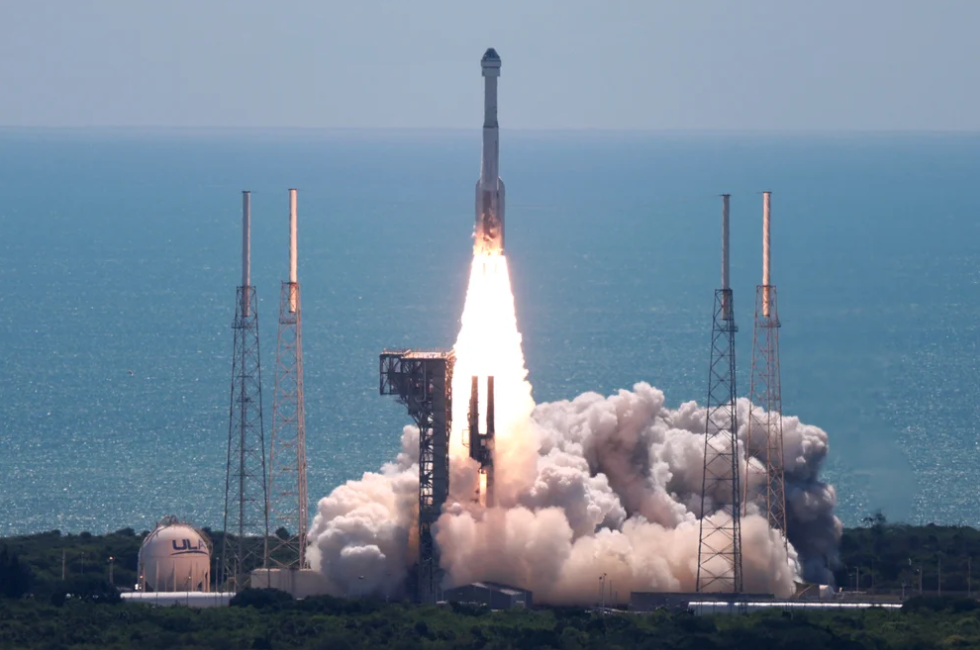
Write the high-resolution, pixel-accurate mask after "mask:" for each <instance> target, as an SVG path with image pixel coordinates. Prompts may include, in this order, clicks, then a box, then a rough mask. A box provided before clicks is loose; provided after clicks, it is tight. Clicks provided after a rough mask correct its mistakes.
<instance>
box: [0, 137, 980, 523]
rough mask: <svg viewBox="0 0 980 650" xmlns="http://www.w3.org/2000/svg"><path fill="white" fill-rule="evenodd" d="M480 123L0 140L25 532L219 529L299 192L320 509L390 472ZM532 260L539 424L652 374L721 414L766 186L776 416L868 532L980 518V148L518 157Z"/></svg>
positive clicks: (608, 151) (464, 271) (747, 299)
mask: <svg viewBox="0 0 980 650" xmlns="http://www.w3.org/2000/svg"><path fill="white" fill-rule="evenodd" d="M479 146H480V135H479V129H474V130H473V131H472V132H455V133H452V132H449V133H422V132H415V133H398V132H388V133H384V132H381V133H367V132H365V133H360V132H348V133H323V132H310V133H304V132H283V133H275V132H270V133H255V132H251V133H249V132H244V133H235V132H224V133H221V132H219V133H211V132H204V131H200V132H195V131H186V132H155V133H127V132H120V133H112V132H106V131H103V132H87V133H86V132H71V131H0V486H2V488H0V489H2V495H3V496H2V499H0V533H3V534H9V533H12V532H26V531H37V530H46V529H51V528H60V529H62V530H65V531H80V530H91V531H104V530H109V529H115V528H120V527H123V526H133V527H135V528H137V529H141V528H149V527H151V526H152V524H153V522H155V521H156V520H158V519H159V518H161V517H162V516H164V515H166V514H169V513H176V514H178V515H179V516H182V517H186V518H188V519H190V520H192V521H193V522H195V523H197V524H200V525H212V526H220V524H221V514H222V499H223V489H224V463H225V453H226V442H227V433H228V395H229V386H228V382H229V378H230V373H231V364H230V356H229V355H230V352H231V347H232V332H231V329H230V326H231V320H232V316H233V313H234V296H235V285H236V284H237V283H238V282H239V277H240V275H239V273H240V271H239V267H238V264H239V260H240V253H239V246H240V234H239V230H238V228H239V223H240V213H239V210H240V204H241V201H240V196H239V192H240V190H242V189H250V190H252V191H253V221H254V230H255V236H254V245H253V263H254V268H253V273H252V277H253V281H254V283H255V284H256V285H257V287H258V295H259V300H260V302H259V305H258V307H259V313H260V322H261V333H262V340H263V349H262V353H263V362H264V367H265V369H266V382H265V408H266V422H267V424H268V423H270V422H271V412H272V364H273V361H274V355H275V335H276V317H277V309H278V300H279V282H280V280H282V279H283V278H284V277H285V273H286V271H287V268H286V263H287V259H286V243H287V234H288V232H287V223H286V215H287V208H288V203H287V198H288V195H287V192H286V190H287V189H288V188H289V187H297V188H299V214H300V216H299V219H300V281H301V282H302V286H303V310H304V311H303V326H304V333H303V334H304V341H303V343H304V348H305V353H306V400H307V401H306V416H307V449H308V451H307V454H308V458H309V466H310V467H309V486H310V488H309V491H310V496H311V499H312V498H316V497H319V496H322V495H324V494H326V493H327V492H328V491H329V490H330V489H331V488H332V487H333V486H335V485H337V484H338V483H339V482H342V481H344V480H346V479H350V478H354V477H357V476H359V475H360V474H361V473H362V472H364V471H367V470H373V469H376V468H378V467H379V466H380V465H381V463H383V462H385V461H387V460H389V459H392V458H393V457H394V455H395V454H396V453H397V450H398V446H399V436H400V432H401V427H402V425H404V424H406V423H407V422H408V418H407V416H406V414H405V413H403V412H402V409H401V407H399V406H398V405H397V404H395V403H394V402H393V401H392V400H391V399H390V398H383V397H380V396H379V395H378V378H377V372H378V365H377V355H378V353H379V352H380V351H381V349H382V348H383V347H386V346H387V347H407V346H419V347H421V346H425V347H448V346H450V345H452V343H453V341H454V340H455V337H456V334H457V333H458V331H459V317H460V314H461V311H462V303H463V298H464V292H465V290H466V283H467V279H468V273H469V265H470V260H471V253H472V245H471V242H470V239H469V236H470V232H471V227H472V218H473V215H472V211H473V184H474V182H475V179H476V176H477V174H478V172H479ZM501 151H502V154H501V155H502V160H501V169H502V174H503V176H504V178H505V180H506V181H507V188H508V206H507V251H508V258H509V263H510V272H511V279H512V283H513V287H514V293H515V298H516V309H517V318H518V323H519V326H520V329H521V332H522V334H523V337H524V355H525V358H526V362H527V367H528V369H529V372H530V374H529V379H530V381H531V383H532V385H533V387H534V397H535V399H536V400H537V401H538V402H541V401H548V400H555V399H564V398H571V397H574V396H575V395H577V394H579V393H581V392H583V391H587V390H596V391H599V392H602V393H609V392H611V391H615V390H616V389H618V388H622V387H630V386H632V384H633V383H634V382H637V381H640V380H646V381H649V382H650V383H652V384H654V385H656V386H658V387H660V388H662V389H664V391H665V392H666V395H667V400H668V403H669V404H670V405H672V406H676V405H677V404H679V403H681V402H683V401H687V400H698V401H703V399H704V396H705V393H706V389H707V386H706V380H707V363H708V358H707V354H708V343H709V328H710V324H711V323H710V319H711V309H712V291H713V289H714V288H715V287H716V285H717V284H718V275H719V261H718V258H719V252H718V249H719V214H720V199H719V198H717V196H716V195H717V194H718V193H721V192H730V193H731V194H732V247H733V252H732V278H733V287H734V291H735V312H736V318H737V321H738V324H739V326H740V332H739V335H738V345H739V349H738V353H739V373H740V374H739V381H740V390H739V392H740V393H741V394H745V393H746V392H747V389H748V386H747V383H748V381H747V380H748V371H749V362H750V358H751V357H750V349H751V348H750V343H751V332H752V311H753V306H754V292H755V285H756V284H757V283H758V281H759V276H760V260H759V255H760V251H761V241H760V240H761V238H760V235H759V231H760V225H761V204H762V199H761V196H760V195H759V192H760V191H762V190H766V189H768V190H772V191H773V248H774V254H773V257H774V259H773V280H774V282H775V284H776V285H777V287H778V291H779V294H778V295H779V314H780V318H781V320H782V323H783V327H782V330H781V332H780V341H781V345H782V349H781V352H782V378H783V403H784V405H785V410H786V412H787V413H792V414H797V415H799V416H800V417H801V418H803V419H804V420H805V421H807V422H810V423H813V424H817V425H819V426H821V427H823V428H824V429H826V430H827V431H828V432H829V434H830V440H831V458H830V462H829V465H828V468H827V471H826V476H827V478H828V479H829V480H831V482H833V483H834V484H835V485H836V486H837V490H838V495H839V499H840V514H841V517H842V518H843V519H844V521H845V522H846V523H855V522H856V521H857V520H858V519H860V517H862V516H863V515H865V514H866V513H868V512H869V511H871V510H873V509H875V508H878V507H881V508H883V509H884V510H885V513H886V515H888V516H889V518H892V519H905V520H908V521H913V522H928V521H937V522H949V523H957V522H963V523H969V524H980V509H977V507H976V506H975V502H976V500H975V497H974V494H973V488H972V486H974V485H976V484H977V482H978V480H980V450H978V443H980V441H978V424H977V423H978V421H980V383H978V376H980V372H978V363H977V334H978V332H977V323H980V283H978V280H980V271H978V269H980V254H978V252H977V242H978V241H980V225H978V222H980V220H978V219H977V218H976V213H977V207H976V199H975V196H974V193H975V181H976V176H977V171H978V170H980V137H978V136H941V137H940V136H822V137H816V136H808V137H791V136H780V137H775V136H771V137H750V136H727V135H707V134H706V135H685V136H681V135H642V134H635V135H629V134H602V135H597V134H575V133H548V134H541V133H527V132H516V133H515V132H505V133H504V134H503V140H502V145H501Z"/></svg>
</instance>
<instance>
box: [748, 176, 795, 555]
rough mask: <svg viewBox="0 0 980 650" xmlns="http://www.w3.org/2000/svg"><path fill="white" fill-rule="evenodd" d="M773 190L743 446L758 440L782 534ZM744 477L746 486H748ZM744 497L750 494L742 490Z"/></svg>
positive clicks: (766, 202) (773, 523)
mask: <svg viewBox="0 0 980 650" xmlns="http://www.w3.org/2000/svg"><path fill="white" fill-rule="evenodd" d="M771 197H772V193H771V192H763V193H762V284H761V285H759V286H758V287H756V292H755V328H754V332H753V336H752V339H753V345H752V377H751V381H750V386H749V399H750V400H751V405H750V410H749V422H748V433H747V435H746V440H745V446H746V448H747V449H749V450H752V449H754V448H758V446H759V445H762V449H761V451H762V458H763V460H764V461H765V466H766V467H765V470H766V476H765V480H764V484H763V487H762V490H763V492H764V495H765V509H766V518H767V519H768V521H769V527H770V528H774V529H776V530H778V531H779V532H780V533H781V534H782V535H783V543H784V544H786V543H787V539H786V483H785V478H784V466H783V403H782V396H781V394H780V385H779V384H780V381H779V328H780V323H779V315H778V312H777V311H776V287H775V286H774V285H773V284H772V283H771V278H770V276H769V268H770V267H769V261H770V257H769V216H770V205H771ZM747 486H748V481H746V490H748V487H747ZM745 501H746V502H748V495H746V499H745Z"/></svg>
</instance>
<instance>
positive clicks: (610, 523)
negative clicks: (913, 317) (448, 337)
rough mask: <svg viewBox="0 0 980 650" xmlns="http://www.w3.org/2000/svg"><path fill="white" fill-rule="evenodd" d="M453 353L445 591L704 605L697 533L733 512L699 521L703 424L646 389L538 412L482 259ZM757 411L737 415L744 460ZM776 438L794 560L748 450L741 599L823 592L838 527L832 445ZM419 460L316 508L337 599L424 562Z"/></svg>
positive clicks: (502, 266) (708, 512) (494, 267)
mask: <svg viewBox="0 0 980 650" xmlns="http://www.w3.org/2000/svg"><path fill="white" fill-rule="evenodd" d="M455 350H456V358H457V361H456V367H455V372H454V379H453V394H454V395H455V396H456V399H455V400H454V403H453V429H452V434H451V440H450V477H451V478H450V496H449V500H448V502H447V503H446V504H445V506H444V508H443V514H442V516H441V517H440V519H439V521H438V524H437V526H436V541H437V543H438V546H439V548H440V553H441V566H442V568H443V569H444V570H445V573H446V580H445V582H446V584H445V586H447V587H448V586H454V585H461V584H466V583H469V582H472V581H476V580H491V581H496V582H502V583H505V584H512V585H515V586H518V587H522V588H525V589H530V590H531V591H533V592H534V600H535V602H545V603H554V604H589V603H594V602H595V601H596V597H597V594H598V587H599V583H598V578H599V576H600V575H602V574H606V580H607V581H608V582H607V584H609V585H610V587H611V590H612V591H614V592H616V593H617V594H618V595H619V600H620V601H624V600H626V599H628V597H629V593H630V591H686V592H691V591H695V588H696V584H695V583H696V580H697V577H696V576H697V570H698V539H699V533H700V527H701V523H702V521H701V519H702V517H706V518H707V520H708V521H722V520H724V519H725V518H728V517H730V515H729V514H727V512H728V510H726V506H730V504H731V494H725V493H724V490H721V489H718V488H717V487H716V488H715V490H716V491H715V492H712V493H711V494H708V495H706V496H707V498H706V499H705V507H704V512H702V504H701V501H702V500H701V490H702V478H703V468H704V450H705V434H704V432H705V419H706V410H705V409H704V408H703V407H700V406H698V405H697V404H696V403H695V402H687V403H684V404H681V405H680V406H679V407H678V408H677V409H669V408H667V407H666V406H665V405H664V395H663V393H662V392H661V391H660V390H658V389H656V388H654V387H652V386H650V385H649V384H647V383H638V384H636V385H635V386H634V387H633V390H632V391H627V390H621V391H619V392H618V393H617V394H615V395H611V396H608V397H604V396H602V395H599V394H597V393H585V394H583V395H580V396H579V397H577V398H575V399H574V400H571V401H559V402H552V403H547V404H540V405H537V406H535V405H534V401H533V400H532V399H531V387H530V384H528V382H527V381H526V376H527V370H526V369H525V367H524V357H523V351H522V350H521V336H520V333H519V331H518V328H517V319H516V316H515V314H514V304H513V297H512V294H511V291H510V280H509V277H508V275H507V264H506V259H505V258H503V257H495V258H492V259H479V258H478V259H474V264H473V269H472V273H471V278H470V285H469V290H468V293H467V301H466V307H465V309H464V313H463V318H462V329H461V331H460V335H459V339H458V340H457V343H456V346H455ZM473 375H478V376H480V377H485V376H487V375H493V376H494V377H495V396H496V424H497V428H496V448H495V455H494V467H495V471H496V475H495V480H496V483H495V493H494V494H495V507H493V508H490V509H486V508H484V507H482V506H481V505H480V504H479V503H477V502H476V500H475V495H476V494H477V491H478V485H479V484H478V473H477V469H478V468H477V466H476V463H475V461H473V460H471V459H470V458H469V451H468V450H467V449H466V448H465V447H464V444H463V439H464V435H463V432H464V429H465V427H466V426H467V417H466V413H467V408H468V404H467V402H468V400H467V397H468V396H469V382H470V377H471V376H473ZM485 399H486V396H485V395H481V396H480V402H481V403H480V412H481V413H484V412H485V409H486V403H485ZM749 406H750V405H749V402H748V401H747V400H745V399H740V400H739V401H738V403H737V417H738V422H739V429H738V437H739V440H740V450H741V449H744V448H745V447H744V442H745V437H746V430H747V426H746V423H747V422H748V415H749ZM782 424H783V452H784V454H783V455H784V467H785V477H786V498H787V519H788V527H789V541H790V544H789V545H788V546H787V545H786V544H785V543H784V540H783V538H782V537H781V536H780V534H779V533H777V532H776V531H773V530H770V529H769V527H768V524H767V521H766V519H765V516H764V514H760V510H759V508H758V506H757V505H756V501H757V500H758V491H759V488H760V486H761V485H762V484H763V482H764V479H765V472H764V469H763V465H762V464H761V463H760V461H759V460H758V458H759V455H760V453H761V450H760V449H758V448H757V444H758V443H757V441H756V440H755V439H754V438H753V445H752V448H751V449H749V454H750V456H751V458H750V460H749V461H748V463H746V461H745V460H744V458H743V459H742V460H741V462H740V467H739V476H740V478H741V479H742V480H743V481H746V482H747V483H748V495H749V505H748V513H747V515H746V516H744V517H743V518H742V553H743V557H742V565H743V576H744V588H745V590H746V591H747V592H751V593H772V594H775V595H777V596H780V597H785V596H789V595H790V594H792V592H793V590H794V584H793V583H794V580H799V579H801V578H804V577H805V578H807V579H810V580H818V581H822V582H827V581H829V578H830V574H829V572H828V571H827V568H826V567H827V565H828V563H832V562H834V561H835V560H836V554H837V550H836V549H837V544H838V542H839V540H840V534H841V524H840V521H839V520H838V519H837V518H836V517H835V516H834V506H835V505H836V494H835V492H834V490H833V488H832V487H831V486H829V485H826V484H824V483H822V482H821V481H820V479H819V472H820V467H821V464H822V463H823V460H824V459H825V457H826V454H827V434H826V433H825V432H824V431H823V430H821V429H819V428H817V427H814V426H811V425H806V424H803V423H801V422H800V421H799V419H798V418H795V417H789V416H787V417H784V418H783V419H782ZM417 447H418V430H417V429H415V428H414V427H405V429H404V432H403V435H402V453H401V454H399V456H398V459H397V461H396V462H395V463H392V464H389V465H386V466H385V467H384V468H383V469H382V471H381V472H380V473H370V472H369V473H366V474H364V476H363V477H362V479H361V480H359V481H350V482H348V483H347V484H345V485H343V486H340V487H338V488H337V489H335V490H334V491H333V492H332V493H331V494H330V495H329V496H327V497H325V498H324V499H322V500H321V501H320V503H319V507H318V512H317V514H316V517H315V518H314V522H313V527H312V529H311V531H310V544H311V548H310V551H309V558H310V562H311V565H312V567H313V568H314V569H317V570H319V571H321V572H322V573H323V574H324V575H325V576H326V577H327V579H328V582H329V585H330V589H331V593H333V594H335V595H345V594H351V595H359V594H364V593H378V594H387V593H394V592H396V591H397V590H398V589H399V587H400V586H401V585H402V584H403V583H404V581H405V578H406V576H407V575H408V572H409V569H410V567H411V565H412V563H413V562H414V561H415V558H416V557H417V553H418V550H417V547H418V540H417V531H416V527H417V521H418V495H417V491H418V448H417ZM740 456H741V454H740ZM729 491H730V490H729ZM718 561H719V562H724V560H722V559H718ZM721 570H723V567H719V572H722V571H721Z"/></svg>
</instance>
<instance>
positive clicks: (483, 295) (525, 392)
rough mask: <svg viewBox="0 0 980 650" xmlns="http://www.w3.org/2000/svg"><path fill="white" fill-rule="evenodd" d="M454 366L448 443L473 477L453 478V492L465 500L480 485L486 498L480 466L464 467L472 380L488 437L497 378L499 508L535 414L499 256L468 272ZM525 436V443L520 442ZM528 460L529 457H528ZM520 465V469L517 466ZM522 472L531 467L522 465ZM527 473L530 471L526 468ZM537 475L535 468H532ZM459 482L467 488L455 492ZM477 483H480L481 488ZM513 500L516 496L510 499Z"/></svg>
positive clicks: (480, 259) (476, 261) (477, 259)
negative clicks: (490, 382)
mask: <svg viewBox="0 0 980 650" xmlns="http://www.w3.org/2000/svg"><path fill="white" fill-rule="evenodd" d="M454 350H455V352H456V366H455V369H454V371H453V395H454V399H453V427H452V434H451V439H450V443H449V445H450V455H451V459H452V460H451V462H452V463H453V465H457V464H461V465H464V466H467V467H472V471H473V472H474V476H473V477H472V478H469V477H467V476H466V474H468V472H464V473H463V477H462V478H461V479H457V475H456V474H454V476H453V479H454V480H453V482H451V483H450V485H451V486H453V487H454V488H456V487H458V488H459V489H458V490H457V489H453V492H454V493H455V494H457V495H459V498H460V499H461V500H463V499H465V494H466V492H464V489H465V490H467V491H470V493H475V492H476V490H477V486H478V485H479V489H480V495H481V500H482V497H483V495H485V490H486V488H485V480H486V477H485V476H481V477H480V478H477V477H476V476H475V469H476V463H475V461H474V462H473V463H472V465H466V463H467V461H466V459H468V458H469V449H467V447H466V445H468V443H469V441H468V436H467V435H466V433H467V431H468V426H469V421H468V410H469V395H470V382H471V378H472V377H473V376H474V375H475V376H478V377H479V386H480V391H479V409H480V429H481V431H486V428H485V427H486V415H487V393H486V390H487V377H488V376H493V377H494V399H495V404H494V419H495V427H494V429H495V444H496V451H495V454H494V456H495V459H494V460H495V462H494V465H495V472H496V473H495V477H494V479H495V483H496V484H495V488H494V492H495V495H496V496H497V504H498V505H503V504H505V503H507V502H509V500H506V499H505V501H504V502H501V501H500V497H501V496H504V495H507V494H508V489H507V487H506V486H507V485H508V483H509V480H510V479H512V478H515V477H514V470H517V471H520V470H521V469H522V468H521V467H512V466H508V465H507V459H508V457H510V456H512V455H513V453H512V452H513V451H517V450H519V449H526V448H527V446H528V444H533V442H532V441H531V440H530V439H529V436H530V434H529V432H528V431H527V426H526V425H527V422H528V420H529V418H530V416H531V411H533V410H534V400H532V399H531V385H530V384H529V383H528V382H527V369H526V368H525V367H524V353H523V351H522V350H521V334H520V332H518V330H517V316H516V314H515V311H514V295H513V293H512V292H511V288H510V274H509V273H508V270H507V258H506V257H504V256H503V255H501V254H499V253H485V254H477V255H475V256H474V257H473V266H472V268H471V269H470V283H469V287H468V289H467V291H466V304H465V306H464V307H463V317H462V322H461V327H460V331H459V338H457V340H456V345H455V347H454ZM522 436H523V437H524V438H525V439H522ZM526 455H527V454H525V456H526ZM519 465H520V464H519ZM523 465H524V466H526V465H527V463H523ZM525 469H526V467H525ZM530 470H531V471H532V472H533V466H532V467H531V468H530ZM459 480H462V481H463V483H464V485H465V488H464V486H463V485H459V486H457V485H456V484H457V483H458V481H459ZM476 481H479V483H477V482H476ZM511 496H513V495H512V494H511Z"/></svg>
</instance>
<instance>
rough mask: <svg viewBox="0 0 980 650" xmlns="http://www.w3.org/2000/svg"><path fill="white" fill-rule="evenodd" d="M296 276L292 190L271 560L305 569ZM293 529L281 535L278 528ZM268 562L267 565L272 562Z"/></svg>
mask: <svg viewBox="0 0 980 650" xmlns="http://www.w3.org/2000/svg"><path fill="white" fill-rule="evenodd" d="M301 313H302V310H301V309H300V296H299V280H298V279H297V238H296V190H289V281H288V282H283V283H282V291H281V295H280V298H279V342H278V344H277V346H276V384H275V393H274V400H273V402H272V451H271V452H270V454H269V468H270V469H269V519H270V521H269V527H270V528H271V529H272V530H273V531H276V533H275V534H274V535H273V537H272V548H270V549H269V561H271V563H273V564H277V565H279V566H282V567H287V568H289V567H296V568H300V569H303V568H306V535H307V527H308V526H309V521H308V520H307V508H308V507H309V502H308V501H307V494H306V416H305V409H304V401H303V328H302V319H301ZM280 528H285V529H286V531H287V532H288V533H289V534H288V535H285V536H283V537H280V536H279V534H278V530H279V529H280ZM269 561H267V562H266V564H267V565H270V562H269Z"/></svg>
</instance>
